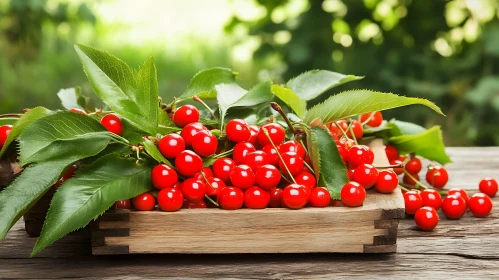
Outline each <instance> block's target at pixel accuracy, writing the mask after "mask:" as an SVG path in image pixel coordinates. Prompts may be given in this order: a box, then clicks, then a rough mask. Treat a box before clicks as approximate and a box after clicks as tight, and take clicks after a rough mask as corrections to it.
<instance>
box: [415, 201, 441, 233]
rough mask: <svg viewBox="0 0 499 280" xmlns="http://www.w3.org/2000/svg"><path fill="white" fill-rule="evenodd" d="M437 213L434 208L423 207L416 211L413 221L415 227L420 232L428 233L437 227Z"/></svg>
mask: <svg viewBox="0 0 499 280" xmlns="http://www.w3.org/2000/svg"><path fill="white" fill-rule="evenodd" d="M438 219H439V218H438V213H437V211H436V210H435V209H434V208H431V207H428V206H425V207H421V208H419V209H418V210H417V211H416V215H414V221H415V222H416V226H417V227H418V228H420V229H422V230H425V231H430V230H433V229H434V228H435V227H437V225H438Z"/></svg>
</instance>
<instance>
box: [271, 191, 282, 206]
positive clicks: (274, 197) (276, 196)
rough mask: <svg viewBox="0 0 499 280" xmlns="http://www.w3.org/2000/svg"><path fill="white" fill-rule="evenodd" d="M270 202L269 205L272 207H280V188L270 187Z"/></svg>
mask: <svg viewBox="0 0 499 280" xmlns="http://www.w3.org/2000/svg"><path fill="white" fill-rule="evenodd" d="M269 192H270V203H269V206H270V207H272V208H279V207H281V203H282V189H280V188H272V189H270V191H269Z"/></svg>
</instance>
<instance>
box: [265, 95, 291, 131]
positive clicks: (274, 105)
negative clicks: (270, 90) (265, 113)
mask: <svg viewBox="0 0 499 280" xmlns="http://www.w3.org/2000/svg"><path fill="white" fill-rule="evenodd" d="M270 107H272V109H274V110H276V111H277V112H278V113H279V114H280V115H281V117H282V118H283V119H284V121H285V122H286V123H287V124H288V127H289V130H291V132H292V133H293V134H296V130H295V129H294V127H293V124H292V123H291V121H289V119H288V116H286V114H285V113H284V111H283V110H282V108H281V106H279V104H277V103H276V102H270Z"/></svg>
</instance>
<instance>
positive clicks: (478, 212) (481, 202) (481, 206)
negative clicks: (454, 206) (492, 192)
mask: <svg viewBox="0 0 499 280" xmlns="http://www.w3.org/2000/svg"><path fill="white" fill-rule="evenodd" d="M468 206H469V207H470V211H471V213H472V214H473V215H474V216H475V217H479V218H484V217H487V216H488V215H489V214H490V211H492V200H491V199H490V197H489V196H488V195H486V194H484V193H476V194H474V195H472V196H471V197H470V200H469V203H468Z"/></svg>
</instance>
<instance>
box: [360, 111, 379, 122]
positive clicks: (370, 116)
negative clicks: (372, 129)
mask: <svg viewBox="0 0 499 280" xmlns="http://www.w3.org/2000/svg"><path fill="white" fill-rule="evenodd" d="M374 113H376V111H374V112H372V113H371V115H369V118H367V120H365V121H364V122H363V123H362V125H366V124H367V123H368V122H369V121H370V120H371V119H372V118H373V117H374Z"/></svg>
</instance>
